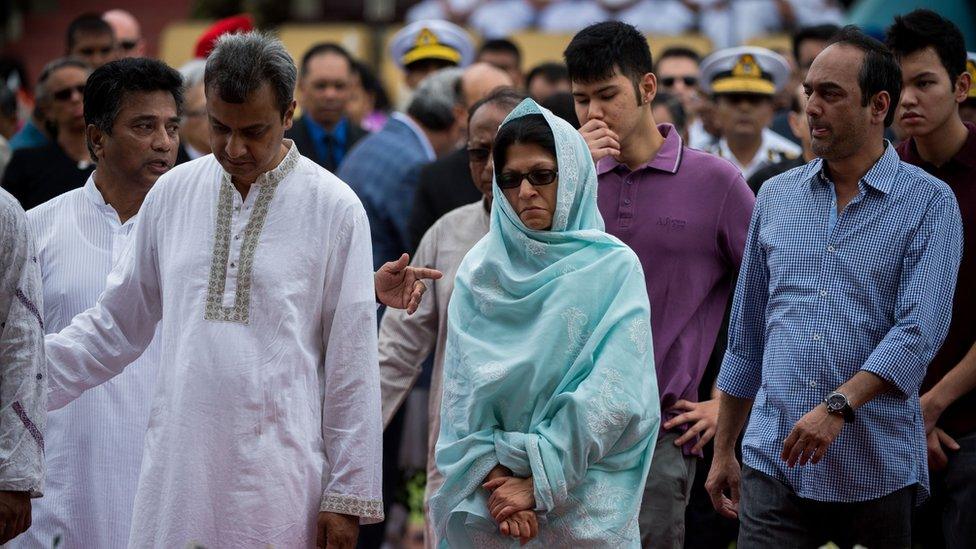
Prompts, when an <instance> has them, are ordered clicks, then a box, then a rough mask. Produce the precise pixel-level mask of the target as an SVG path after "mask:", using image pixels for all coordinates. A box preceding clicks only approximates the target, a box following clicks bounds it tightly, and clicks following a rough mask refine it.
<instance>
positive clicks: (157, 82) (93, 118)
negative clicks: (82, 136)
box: [85, 57, 183, 160]
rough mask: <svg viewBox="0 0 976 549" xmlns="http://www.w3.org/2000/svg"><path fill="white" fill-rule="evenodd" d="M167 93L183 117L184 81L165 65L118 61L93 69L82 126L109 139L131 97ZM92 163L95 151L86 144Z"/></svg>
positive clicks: (139, 60)
mask: <svg viewBox="0 0 976 549" xmlns="http://www.w3.org/2000/svg"><path fill="white" fill-rule="evenodd" d="M156 91H163V92H168V93H169V94H171V95H172V96H173V101H175V102H176V114H177V115H180V114H182V113H183V78H182V77H181V76H180V73H179V72H177V71H176V69H173V68H172V67H170V66H169V65H167V64H166V63H163V62H162V61H158V60H156V59H150V58H147V57H138V58H136V57H132V58H125V59H119V60H117V61H112V62H109V63H106V64H104V65H102V66H101V67H99V68H97V69H95V72H93V73H91V76H89V77H88V83H87V84H86V85H85V124H93V125H94V126H95V127H97V128H98V129H99V130H101V131H102V132H104V133H106V134H108V135H112V127H113V126H115V119H116V118H118V116H119V111H120V110H121V109H122V102H123V101H124V100H125V96H126V95H127V94H130V93H150V92H156ZM88 152H89V153H90V154H91V157H92V160H94V159H95V151H94V149H93V148H92V145H91V143H88Z"/></svg>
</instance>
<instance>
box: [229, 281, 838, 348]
mask: <svg viewBox="0 0 976 549" xmlns="http://www.w3.org/2000/svg"><path fill="white" fill-rule="evenodd" d="M232 265H233V264H232ZM813 340H814V341H820V334H813Z"/></svg>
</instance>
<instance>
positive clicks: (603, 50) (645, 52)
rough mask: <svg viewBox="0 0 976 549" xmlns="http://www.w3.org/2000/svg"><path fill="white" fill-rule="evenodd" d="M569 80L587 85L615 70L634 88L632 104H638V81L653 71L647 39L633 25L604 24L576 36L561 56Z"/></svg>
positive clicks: (609, 74)
mask: <svg viewBox="0 0 976 549" xmlns="http://www.w3.org/2000/svg"><path fill="white" fill-rule="evenodd" d="M563 56H564V57H565V58H566V67H567V68H568V69H569V79H570V80H571V81H573V82H580V83H584V84H590V83H593V82H597V81H600V80H606V79H608V78H611V77H612V76H613V71H614V68H618V69H620V73H621V74H622V75H624V76H626V77H627V78H629V79H630V81H631V83H633V85H634V95H635V100H636V101H637V103H638V104H640V101H641V93H640V81H641V79H642V78H643V77H644V75H645V74H647V73H649V72H653V71H654V62H653V60H652V59H651V48H650V47H649V46H648V45H647V39H646V38H644V35H643V34H641V33H640V31H638V30H637V29H636V28H634V27H633V26H632V25H628V24H627V23H621V22H619V21H604V22H603V23H596V24H594V25H590V26H589V27H586V28H585V29H583V30H581V31H579V32H578V33H576V36H574V37H573V39H572V40H571V41H570V42H569V45H568V46H566V51H565V52H563Z"/></svg>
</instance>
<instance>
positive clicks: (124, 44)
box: [119, 40, 139, 51]
mask: <svg viewBox="0 0 976 549" xmlns="http://www.w3.org/2000/svg"><path fill="white" fill-rule="evenodd" d="M138 44H139V41H138V40H121V41H119V47H120V48H122V49H123V50H125V51H132V49H133V48H135V47H136V46H137V45H138Z"/></svg>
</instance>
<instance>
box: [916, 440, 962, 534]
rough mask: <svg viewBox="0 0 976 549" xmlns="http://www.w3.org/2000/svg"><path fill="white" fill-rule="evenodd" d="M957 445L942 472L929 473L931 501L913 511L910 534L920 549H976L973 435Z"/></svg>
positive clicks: (949, 453)
mask: <svg viewBox="0 0 976 549" xmlns="http://www.w3.org/2000/svg"><path fill="white" fill-rule="evenodd" d="M956 442H958V443H959V446H960V448H959V450H957V451H955V452H952V451H947V452H946V453H947V455H948V457H949V464H948V465H947V466H946V468H945V470H943V471H939V472H938V473H932V498H931V499H929V500H928V501H927V502H926V503H925V505H923V506H922V507H921V508H919V509H917V510H916V511H917V514H916V516H915V524H914V530H913V532H912V535H913V536H914V537H915V544H916V547H919V548H921V549H943V548H945V549H971V548H972V547H974V546H976V518H974V517H976V514H974V513H976V432H973V433H968V434H966V435H962V436H957V437H956Z"/></svg>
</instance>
